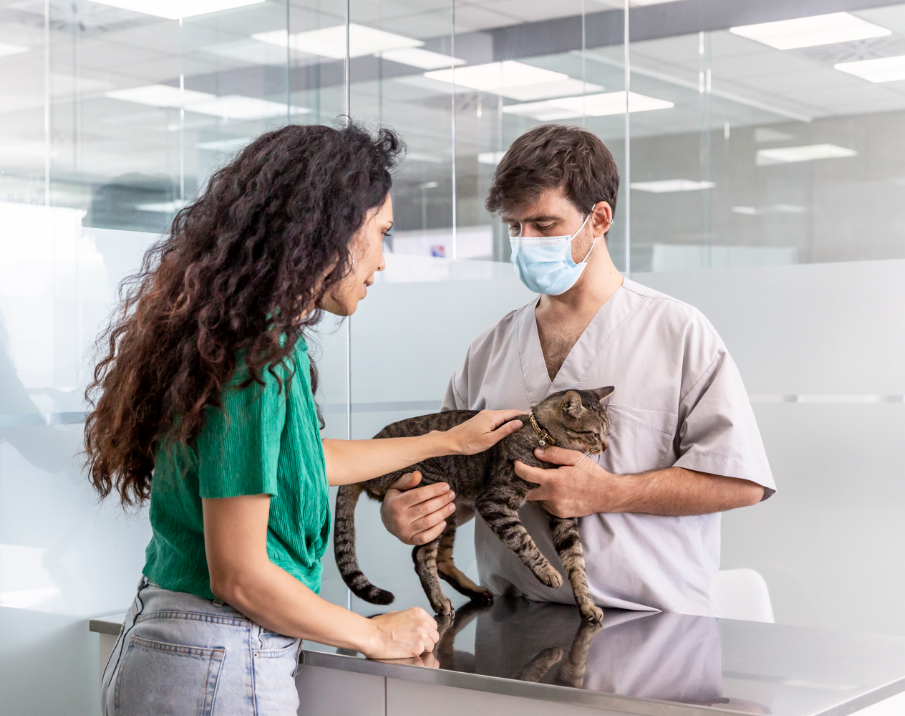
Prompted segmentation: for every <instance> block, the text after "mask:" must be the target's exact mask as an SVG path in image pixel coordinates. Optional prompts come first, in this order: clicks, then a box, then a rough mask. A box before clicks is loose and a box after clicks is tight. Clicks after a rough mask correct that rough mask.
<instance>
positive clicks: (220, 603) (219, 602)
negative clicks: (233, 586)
mask: <svg viewBox="0 0 905 716" xmlns="http://www.w3.org/2000/svg"><path fill="white" fill-rule="evenodd" d="M211 603H212V604H213V605H214V606H215V607H222V606H223V600H222V599H212V600H211Z"/></svg>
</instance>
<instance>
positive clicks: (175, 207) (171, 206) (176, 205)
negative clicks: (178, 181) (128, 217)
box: [135, 199, 188, 214]
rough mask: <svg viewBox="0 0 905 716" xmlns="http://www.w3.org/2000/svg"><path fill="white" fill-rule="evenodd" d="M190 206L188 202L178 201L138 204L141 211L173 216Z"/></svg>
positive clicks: (137, 207)
mask: <svg viewBox="0 0 905 716" xmlns="http://www.w3.org/2000/svg"><path fill="white" fill-rule="evenodd" d="M187 204H188V202H187V201H182V200H181V199H176V200H174V201H161V202H158V203H153V204H136V206H135V208H136V209H138V210H139V211H153V212H154V213H155V214H172V213H173V212H174V211H179V210H180V209H181V208H182V207H184V206H186V205H187Z"/></svg>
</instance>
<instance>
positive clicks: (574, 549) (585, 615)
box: [550, 515, 603, 622]
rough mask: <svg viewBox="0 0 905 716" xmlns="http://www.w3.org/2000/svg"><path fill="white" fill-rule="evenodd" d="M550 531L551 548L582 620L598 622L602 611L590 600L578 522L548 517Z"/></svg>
mask: <svg viewBox="0 0 905 716" xmlns="http://www.w3.org/2000/svg"><path fill="white" fill-rule="evenodd" d="M550 531H551V532H552V533H553V546H554V547H555V548H556V553H557V554H558V555H559V558H560V559H561V560H562V564H563V567H565V568H566V574H568V575H569V581H570V582H571V583H572V594H574V595H575V603H576V604H578V609H579V611H580V612H581V617H582V619H586V620H588V621H591V622H599V621H601V620H602V619H603V610H602V609H601V608H600V607H598V606H597V605H596V604H594V600H593V599H591V590H590V588H589V587H588V577H587V574H586V573H585V563H584V552H583V551H582V549H581V539H580V536H579V534H578V520H576V519H575V518H574V517H570V518H567V519H563V518H562V517H554V516H553V515H550Z"/></svg>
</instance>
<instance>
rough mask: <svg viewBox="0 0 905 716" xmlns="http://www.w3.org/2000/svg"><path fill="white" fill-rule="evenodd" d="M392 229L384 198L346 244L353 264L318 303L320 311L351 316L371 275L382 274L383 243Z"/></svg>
mask: <svg viewBox="0 0 905 716" xmlns="http://www.w3.org/2000/svg"><path fill="white" fill-rule="evenodd" d="M392 228H393V200H392V199H391V198H390V195H389V194H387V197H386V200H385V201H384V202H383V205H382V206H380V207H376V208H374V209H371V210H370V211H369V212H368V214H367V216H366V217H365V222H364V224H363V225H362V227H361V228H360V229H359V230H358V231H357V232H356V233H355V236H353V237H352V242H351V244H350V247H351V251H352V257H353V258H354V263H353V265H352V270H351V271H350V272H349V274H348V276H346V277H345V278H343V279H342V281H340V282H339V283H338V284H337V285H336V286H334V287H333V289H332V290H331V291H330V293H328V294H327V295H326V296H324V297H323V299H321V308H323V309H324V310H325V311H327V312H329V313H332V314H334V315H337V316H351V315H352V314H353V313H355V309H356V308H358V302H359V301H360V300H361V299H363V298H364V297H365V296H367V295H368V286H370V285H371V284H372V283H374V272H375V271H383V270H384V268H386V264H385V263H384V260H383V239H384V237H385V236H386V235H387V232H389V230H390V229H392Z"/></svg>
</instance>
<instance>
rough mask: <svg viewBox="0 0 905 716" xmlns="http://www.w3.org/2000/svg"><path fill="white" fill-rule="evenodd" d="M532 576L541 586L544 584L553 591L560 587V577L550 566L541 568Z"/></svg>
mask: <svg viewBox="0 0 905 716" xmlns="http://www.w3.org/2000/svg"><path fill="white" fill-rule="evenodd" d="M534 574H535V576H536V577H537V578H538V579H539V580H540V581H541V584H546V585H547V586H548V587H553V588H554V589H556V588H557V587H561V586H562V575H561V574H560V573H559V572H557V571H556V569H555V568H554V567H553V566H552V565H550V564H548V565H547V566H546V567H541V568H540V569H539V570H538V571H537V572H535V573H534Z"/></svg>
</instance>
